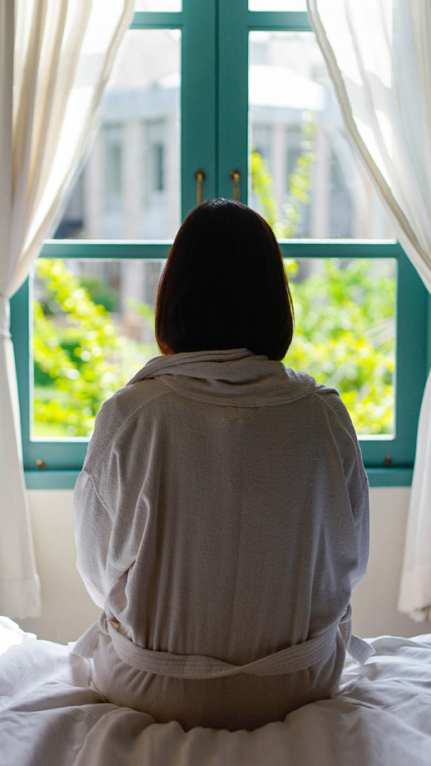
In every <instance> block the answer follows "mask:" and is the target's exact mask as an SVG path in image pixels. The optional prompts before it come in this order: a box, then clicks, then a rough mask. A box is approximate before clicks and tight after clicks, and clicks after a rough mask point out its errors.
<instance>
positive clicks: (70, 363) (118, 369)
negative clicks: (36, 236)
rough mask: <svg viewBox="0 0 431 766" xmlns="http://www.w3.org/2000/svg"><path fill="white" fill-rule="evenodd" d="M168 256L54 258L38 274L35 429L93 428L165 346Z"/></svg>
mask: <svg viewBox="0 0 431 766" xmlns="http://www.w3.org/2000/svg"><path fill="white" fill-rule="evenodd" d="M163 265H164V261H162V260H156V261H151V260H145V261H141V260H139V261H138V260H121V261H113V260H110V261H101V260H82V261H81V260H75V259H73V260H64V261H63V260H49V259H44V258H39V259H38V261H37V264H36V268H35V271H34V275H33V295H34V301H33V359H34V386H33V423H32V436H33V437H36V438H37V437H42V438H46V437H51V438H56V437H63V438H64V437H76V436H89V435H90V434H91V432H92V430H93V425H94V419H95V416H96V414H97V412H98V411H99V409H100V407H101V405H102V404H103V402H104V401H105V400H106V399H108V398H109V397H110V396H112V395H113V394H114V393H115V391H117V390H118V389H119V388H121V387H123V386H124V385H126V383H127V382H128V381H129V380H130V378H132V377H133V375H134V374H135V373H136V372H137V371H138V370H139V369H140V368H141V367H143V366H144V364H146V362H147V361H148V360H149V359H151V358H152V357H154V356H157V355H158V354H159V351H158V347H157V344H156V341H155V335H154V307H155V302H156V295H157V286H158V283H159V279H160V275H161V271H162V268H163Z"/></svg>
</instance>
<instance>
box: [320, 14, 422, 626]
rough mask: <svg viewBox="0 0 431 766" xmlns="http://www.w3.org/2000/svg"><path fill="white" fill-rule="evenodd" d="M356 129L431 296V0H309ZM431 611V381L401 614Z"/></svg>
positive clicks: (362, 154) (419, 442)
mask: <svg viewBox="0 0 431 766" xmlns="http://www.w3.org/2000/svg"><path fill="white" fill-rule="evenodd" d="M307 6H308V13H309V17H310V20H311V24H312V26H313V29H314V31H315V33H316V37H317V41H318V43H319V46H320V48H321V50H322V53H323V55H324V58H325V60H326V64H327V66H328V69H329V73H330V76H331V79H332V82H333V84H334V86H335V90H336V94H337V98H338V101H339V104H340V106H341V110H342V114H343V117H344V120H345V123H346V126H347V129H348V131H349V133H350V135H351V137H352V138H353V142H354V144H355V145H356V147H357V149H358V151H359V154H360V157H361V158H362V160H363V162H364V164H365V167H366V169H367V171H368V173H369V175H370V177H371V178H372V180H373V182H374V184H375V186H376V187H377V189H378V191H379V193H380V195H381V197H382V198H383V200H384V203H385V205H386V209H387V211H388V213H389V215H390V218H391V220H392V223H393V228H394V230H395V232H396V234H397V236H398V239H399V241H400V242H401V244H402V246H403V248H404V250H405V251H406V253H407V255H408V256H409V258H410V260H411V261H412V263H413V264H414V266H415V267H416V269H417V271H418V273H419V274H420V276H421V278H422V280H423V282H424V284H425V286H426V287H427V289H428V291H430V292H431V45H430V40H431V3H430V0H307ZM430 605H431V377H430V378H429V379H428V383H427V386H426V389H425V393H424V398H423V403H422V409H421V415H420V420H419V431H418V438H417V450H416V462H415V470H414V477H413V486H412V493H411V501H410V509H409V518H408V528H407V537H406V547H405V557H404V569H403V575H402V582H401V592H400V598H399V604H398V608H399V610H400V611H402V612H406V613H408V614H409V615H410V616H411V617H412V619H414V620H415V621H418V622H420V621H423V620H425V619H429V616H430Z"/></svg>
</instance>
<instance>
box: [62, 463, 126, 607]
mask: <svg viewBox="0 0 431 766" xmlns="http://www.w3.org/2000/svg"><path fill="white" fill-rule="evenodd" d="M73 509H74V515H75V540H76V550H77V556H76V566H77V569H78V572H79V574H80V575H81V577H82V579H83V581H84V584H85V587H86V588H87V591H88V593H89V594H90V596H91V598H92V599H93V601H94V603H95V604H97V606H100V607H101V608H102V609H103V607H104V605H105V598H106V594H107V593H108V592H109V590H110V588H111V587H112V585H113V584H114V582H116V580H117V579H118V575H119V573H118V571H117V569H116V568H115V567H114V566H113V564H112V562H111V561H110V559H109V556H108V551H109V542H110V537H111V533H112V527H113V524H112V518H111V516H110V514H109V511H108V510H107V508H106V507H105V505H104V503H103V502H102V500H101V499H100V497H99V495H98V493H97V490H96V487H95V484H94V479H93V477H92V476H91V475H90V474H89V473H87V471H85V470H83V471H82V472H81V473H80V475H79V477H78V480H77V482H76V486H75V492H74V495H73Z"/></svg>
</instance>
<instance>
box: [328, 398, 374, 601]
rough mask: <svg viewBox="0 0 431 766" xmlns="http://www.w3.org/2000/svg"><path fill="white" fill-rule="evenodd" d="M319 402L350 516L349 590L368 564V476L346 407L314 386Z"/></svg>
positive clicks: (355, 583)
mask: <svg viewBox="0 0 431 766" xmlns="http://www.w3.org/2000/svg"><path fill="white" fill-rule="evenodd" d="M318 392H319V394H321V395H322V400H323V401H324V403H325V405H326V406H327V407H328V409H329V410H330V412H331V419H330V422H331V430H332V431H333V433H334V434H335V437H336V441H337V443H338V448H339V454H340V460H341V461H342V464H343V471H344V477H345V482H346V487H347V491H348V495H349V500H350V512H351V514H352V517H353V526H354V543H353V544H354V547H355V550H354V551H352V553H353V554H354V560H355V561H356V567H355V568H354V569H353V570H352V572H351V574H350V582H351V587H352V590H353V589H354V588H355V587H356V585H357V584H358V583H359V582H360V581H361V580H362V579H363V577H364V575H365V573H366V570H367V564H368V556H369V547H370V509H369V486H368V477H367V474H366V471H365V468H364V463H363V460H362V451H361V448H360V446H359V442H358V438H357V436H356V431H355V428H354V425H353V423H352V420H351V417H350V415H349V413H348V411H347V408H346V406H345V405H344V403H343V401H342V400H341V398H340V396H339V394H338V393H337V392H336V391H335V390H334V389H328V388H325V387H324V386H319V387H318Z"/></svg>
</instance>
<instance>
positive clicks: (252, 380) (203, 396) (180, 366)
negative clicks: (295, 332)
mask: <svg viewBox="0 0 431 766" xmlns="http://www.w3.org/2000/svg"><path fill="white" fill-rule="evenodd" d="M155 378H157V379H159V380H160V382H162V383H163V384H164V385H166V386H167V387H168V388H170V389H172V390H173V391H175V392H176V393H178V394H180V395H183V396H185V397H187V398H190V399H194V400H196V401H202V402H206V403H211V404H220V405H225V406H232V405H233V406H256V405H257V406H268V405H274V404H279V403H282V402H286V401H296V400H298V399H302V398H304V397H305V396H308V395H309V394H310V393H311V392H312V391H313V390H314V389H315V388H316V385H317V384H316V381H315V380H314V378H312V377H310V376H309V375H307V374H306V373H304V372H295V371H294V370H292V369H290V368H286V367H284V366H283V364H282V363H281V362H276V361H274V360H271V359H268V357H266V356H257V355H255V354H253V352H251V351H249V350H248V349H245V348H240V349H229V350H226V351H225V350H223V351H193V352H190V353H181V354H171V355H169V356H157V357H155V358H154V359H151V360H150V361H149V362H148V363H147V364H146V365H145V367H143V368H142V369H141V370H140V371H139V372H138V373H137V374H136V375H135V376H134V377H133V378H132V379H131V381H130V382H129V385H133V384H136V383H140V382H141V381H144V380H148V379H155Z"/></svg>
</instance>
